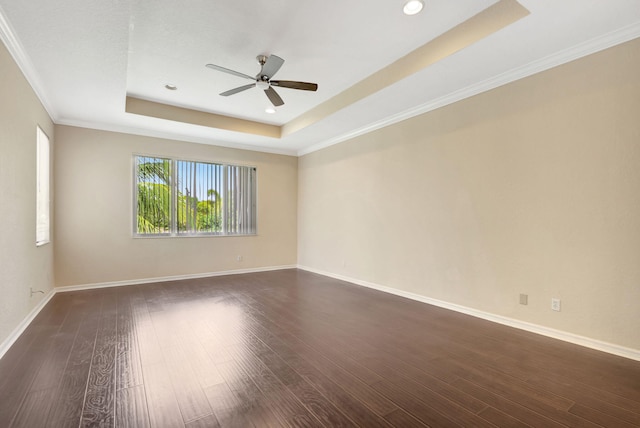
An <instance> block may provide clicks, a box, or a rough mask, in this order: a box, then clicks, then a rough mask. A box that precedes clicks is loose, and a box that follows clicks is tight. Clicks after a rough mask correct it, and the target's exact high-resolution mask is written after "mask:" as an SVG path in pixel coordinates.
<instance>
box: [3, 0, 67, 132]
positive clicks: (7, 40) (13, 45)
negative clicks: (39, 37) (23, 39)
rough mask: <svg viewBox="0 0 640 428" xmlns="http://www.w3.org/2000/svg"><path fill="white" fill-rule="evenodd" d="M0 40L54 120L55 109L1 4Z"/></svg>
mask: <svg viewBox="0 0 640 428" xmlns="http://www.w3.org/2000/svg"><path fill="white" fill-rule="evenodd" d="M0 40H2V42H3V43H4V45H5V46H6V47H7V50H8V51H9V53H10V54H11V56H12V57H13V60H14V61H15V63H16V64H17V65H18V68H19V69H20V71H22V74H23V75H24V77H25V79H27V82H28V83H29V85H31V88H33V91H34V92H35V94H36V96H37V97H38V99H39V100H40V103H41V104H42V106H43V107H44V109H45V110H46V111H47V113H48V114H49V117H50V118H51V120H53V122H56V119H57V114H56V111H55V110H54V108H53V105H52V104H51V102H49V99H48V98H47V96H46V92H45V90H44V89H43V88H44V86H43V84H42V81H41V80H40V77H39V76H38V73H37V72H36V69H35V67H34V66H33V63H32V62H31V59H30V58H29V55H27V53H26V52H25V50H24V48H23V46H22V43H20V40H19V39H18V37H17V36H16V33H15V31H14V30H13V27H12V26H11V24H10V23H9V20H8V19H7V16H6V14H5V12H4V10H3V9H2V6H0Z"/></svg>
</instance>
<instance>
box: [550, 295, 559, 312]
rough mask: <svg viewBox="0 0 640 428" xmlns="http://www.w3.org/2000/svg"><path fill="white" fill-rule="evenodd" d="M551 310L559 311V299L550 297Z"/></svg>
mask: <svg viewBox="0 0 640 428" xmlns="http://www.w3.org/2000/svg"><path fill="white" fill-rule="evenodd" d="M551 310H553V311H557V312H560V299H556V298H553V299H551Z"/></svg>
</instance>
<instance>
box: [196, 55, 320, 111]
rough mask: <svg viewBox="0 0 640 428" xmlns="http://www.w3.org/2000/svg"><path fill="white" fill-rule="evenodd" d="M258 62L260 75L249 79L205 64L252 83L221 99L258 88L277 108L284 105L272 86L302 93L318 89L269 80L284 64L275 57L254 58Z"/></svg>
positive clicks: (234, 72)
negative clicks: (301, 91) (299, 90)
mask: <svg viewBox="0 0 640 428" xmlns="http://www.w3.org/2000/svg"><path fill="white" fill-rule="evenodd" d="M256 59H257V60H258V62H259V63H260V73H258V74H256V76H255V77H251V76H249V75H248V74H244V73H240V72H239V71H235V70H230V69H228V68H224V67H220V66H219V65H215V64H207V67H209V68H211V69H213V70H218V71H222V72H224V73H229V74H233V75H234V76H238V77H244V78H245V79H249V80H253V81H254V83H250V84H248V85H244V86H240V87H237V88H234V89H230V90H228V91H225V92H223V93H221V94H220V95H222V96H223V97H228V96H229V95H233V94H237V93H238V92H242V91H246V90H247V89H250V88H254V87H256V86H257V87H258V88H260V89H262V90H264V93H265V94H267V98H269V101H271V103H272V104H273V105H274V106H276V107H278V106H281V105H283V104H284V101H282V98H280V95H278V93H277V92H276V91H275V90H274V89H273V88H272V86H278V87H280V88H289V89H301V90H303V91H316V90H317V89H318V85H317V84H316V83H308V82H296V81H293V80H271V78H272V77H273V75H274V74H276V73H277V72H278V70H280V67H282V64H284V60H283V59H282V58H280V57H279V56H276V55H269V56H266V55H258V56H257V57H256Z"/></svg>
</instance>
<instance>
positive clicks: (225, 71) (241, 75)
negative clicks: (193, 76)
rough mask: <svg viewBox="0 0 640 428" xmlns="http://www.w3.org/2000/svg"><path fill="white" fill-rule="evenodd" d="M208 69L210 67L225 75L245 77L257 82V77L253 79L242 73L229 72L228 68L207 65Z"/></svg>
mask: <svg viewBox="0 0 640 428" xmlns="http://www.w3.org/2000/svg"><path fill="white" fill-rule="evenodd" d="M207 67H209V68H210V69H212V70H218V71H222V72H223V73H229V74H233V75H234V76H238V77H244V78H245V79H249V80H256V78H255V77H251V76H249V75H248V74H244V73H240V72H239V71H235V70H229V69H228V68H224V67H220V66H219V65H215V64H207Z"/></svg>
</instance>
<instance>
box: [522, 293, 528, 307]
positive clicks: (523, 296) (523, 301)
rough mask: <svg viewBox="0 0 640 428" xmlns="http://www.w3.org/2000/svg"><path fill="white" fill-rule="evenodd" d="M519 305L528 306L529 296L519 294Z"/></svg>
mask: <svg viewBox="0 0 640 428" xmlns="http://www.w3.org/2000/svg"><path fill="white" fill-rule="evenodd" d="M520 304H521V305H528V304H529V295H528V294H520Z"/></svg>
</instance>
